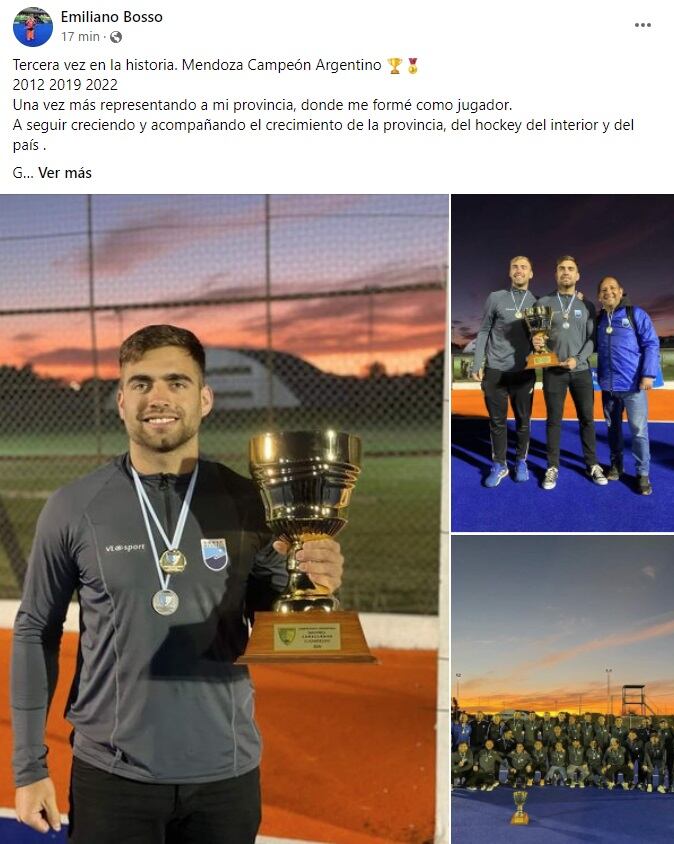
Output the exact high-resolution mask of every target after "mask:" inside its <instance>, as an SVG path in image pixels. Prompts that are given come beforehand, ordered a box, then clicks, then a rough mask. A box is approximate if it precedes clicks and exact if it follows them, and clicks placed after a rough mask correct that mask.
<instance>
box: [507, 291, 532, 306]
mask: <svg viewBox="0 0 674 844" xmlns="http://www.w3.org/2000/svg"><path fill="white" fill-rule="evenodd" d="M528 292H529V291H528V290H525V291H524V296H522V298H521V299H520V306H519V308H518V307H517V302H516V301H515V294H514V293H513V290H512V287H511V288H510V298H511V299H512V300H513V305H514V306H515V311H521V310H522V306H523V305H524V300H525V299H526V298H527V293H528Z"/></svg>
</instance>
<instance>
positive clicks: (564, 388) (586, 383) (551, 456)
mask: <svg viewBox="0 0 674 844" xmlns="http://www.w3.org/2000/svg"><path fill="white" fill-rule="evenodd" d="M568 391H570V392H571V398H572V399H573V403H574V405H575V406H576V416H577V417H578V421H579V422H580V439H581V442H582V444H583V458H584V459H585V465H586V466H588V467H590V466H594V464H595V463H596V462H597V440H596V434H595V430H594V388H593V386H592V373H591V372H590V370H589V369H584V370H582V371H581V372H573V371H571V370H569V369H562V368H561V367H558V366H550V367H548V368H547V369H544V370H543V395H544V396H545V407H546V410H547V414H548V421H547V425H546V435H547V441H548V443H547V448H548V466H556V467H557V468H559V440H560V436H561V433H562V416H563V415H564V400H565V399H566V394H567V392H568Z"/></svg>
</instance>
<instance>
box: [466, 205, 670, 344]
mask: <svg viewBox="0 0 674 844" xmlns="http://www.w3.org/2000/svg"><path fill="white" fill-rule="evenodd" d="M451 202H452V211H451V214H452V225H451V229H452V234H451V241H452V263H451V307H452V340H453V341H454V342H456V343H459V344H460V345H463V344H464V343H465V342H466V341H467V340H468V339H472V337H474V336H475V334H476V333H477V330H478V328H479V325H480V321H481V319H482V313H483V308H484V303H485V300H486V298H487V296H488V295H489V293H490V292H491V291H493V290H500V289H504V288H507V287H509V286H510V279H509V278H508V267H509V263H510V259H511V258H512V257H514V256H515V255H528V256H529V257H530V258H531V259H532V261H533V266H534V278H533V280H532V281H531V283H530V289H531V290H532V292H533V293H534V294H536V295H540V296H542V295H544V294H546V293H548V292H550V291H551V290H554V289H556V285H555V279H554V268H555V261H556V259H557V258H558V257H559V256H560V255H564V254H569V255H573V256H574V257H575V258H577V260H578V262H579V265H580V274H581V278H580V283H579V287H580V288H581V289H582V290H583V291H584V292H585V293H586V295H587V296H588V298H590V299H591V300H592V301H596V289H597V284H598V283H599V281H600V279H601V278H602V277H603V276H605V275H612V276H615V277H617V278H618V279H619V280H620V281H621V283H622V286H623V287H624V288H625V290H626V292H627V293H629V295H630V298H631V300H632V302H633V304H635V305H639V306H640V307H643V308H645V310H646V311H648V313H649V314H650V316H651V317H652V319H653V321H654V323H655V326H656V329H657V331H658V333H659V335H660V336H669V335H674V196H574V195H571V196H545V195H543V196H513V195H504V196H490V195H487V196H453V197H452V201H451Z"/></svg>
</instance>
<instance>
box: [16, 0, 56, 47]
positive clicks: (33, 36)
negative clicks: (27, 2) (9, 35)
mask: <svg viewBox="0 0 674 844" xmlns="http://www.w3.org/2000/svg"><path fill="white" fill-rule="evenodd" d="M53 31H54V24H53V23H52V19H51V15H49V14H48V13H47V12H45V10H44V9H39V8H38V7H37V6H28V8H26V9H22V10H21V11H20V12H19V14H18V15H17V16H16V17H15V18H14V35H15V36H16V40H17V41H20V42H21V44H23V45H24V46H26V47H41V46H42V45H43V44H45V43H46V42H47V41H49V39H50V38H51V34H52V32H53Z"/></svg>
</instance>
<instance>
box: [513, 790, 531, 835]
mask: <svg viewBox="0 0 674 844" xmlns="http://www.w3.org/2000/svg"><path fill="white" fill-rule="evenodd" d="M528 796H529V794H528V792H526V791H525V790H524V788H522V787H521V786H520V787H519V788H517V786H515V791H513V800H514V801H515V806H516V807H517V811H516V812H515V813H514V814H513V816H512V817H511V818H510V823H511V824H515V825H516V826H522V825H523V824H528V823H529V815H527V813H526V812H525V811H524V804H525V803H526V800H527V797H528Z"/></svg>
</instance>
